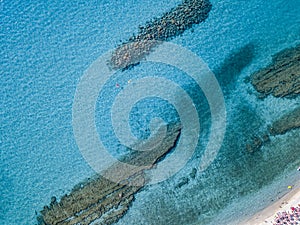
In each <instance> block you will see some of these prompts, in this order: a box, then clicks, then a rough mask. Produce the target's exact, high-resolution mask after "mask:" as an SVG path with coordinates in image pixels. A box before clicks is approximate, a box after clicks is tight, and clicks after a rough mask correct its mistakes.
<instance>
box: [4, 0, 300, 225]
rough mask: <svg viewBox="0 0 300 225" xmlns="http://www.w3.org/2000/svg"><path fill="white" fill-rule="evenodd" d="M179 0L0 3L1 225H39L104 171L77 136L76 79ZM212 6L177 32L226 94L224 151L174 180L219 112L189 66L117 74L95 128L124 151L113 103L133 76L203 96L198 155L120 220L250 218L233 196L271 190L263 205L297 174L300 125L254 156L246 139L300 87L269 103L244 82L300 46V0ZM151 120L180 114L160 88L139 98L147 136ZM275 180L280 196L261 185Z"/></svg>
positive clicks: (140, 133)
mask: <svg viewBox="0 0 300 225" xmlns="http://www.w3.org/2000/svg"><path fill="white" fill-rule="evenodd" d="M179 3H180V1H178V0H171V1H161V0H160V1H159V0H153V1H145V0H143V1H132V0H130V1H126V2H125V3H123V2H120V1H115V0H113V1H102V0H101V1H39V2H38V1H37V2H32V1H28V2H27V1H6V0H3V1H1V2H0V7H1V10H0V22H1V27H0V31H1V33H0V34H1V39H0V46H1V76H0V90H1V91H0V92H1V97H0V104H1V105H0V112H1V114H0V119H1V128H0V148H1V164H0V169H1V173H0V177H1V179H0V196H1V198H0V224H7V225H11V224H35V223H36V212H39V211H40V210H41V209H42V208H43V206H44V205H46V204H48V203H49V202H50V198H51V196H58V197H59V196H62V195H63V194H65V193H68V192H69V191H70V190H71V189H72V187H73V186H74V185H76V184H77V183H78V182H80V181H82V180H84V179H85V178H87V177H89V176H91V175H93V174H94V171H93V170H92V169H91V167H90V166H89V165H88V164H87V163H86V161H85V160H84V158H83V157H82V155H81V153H80V150H79V149H78V147H77V145H76V142H75V138H74V135H73V129H72V104H73V100H74V95H75V91H76V86H77V84H78V83H79V80H80V78H81V77H82V75H83V73H84V71H85V70H86V69H87V68H88V67H89V66H90V65H91V64H92V62H94V61H95V60H96V59H97V58H98V57H99V56H100V55H102V54H103V53H105V52H106V51H108V50H111V49H113V48H115V47H116V46H117V45H118V44H120V43H121V41H125V40H128V38H129V37H130V36H132V34H133V33H136V32H137V30H138V25H140V24H145V23H146V21H148V20H150V19H151V18H153V17H159V16H161V15H162V14H163V13H164V12H167V11H168V10H170V9H171V8H172V7H174V6H176V5H177V4H179ZM211 3H212V5H213V8H212V10H211V12H210V13H209V17H208V19H207V20H206V21H205V22H204V23H201V24H199V25H195V26H194V27H193V29H192V30H188V31H186V32H185V33H184V34H183V35H181V36H179V37H176V38H175V39H173V40H172V42H173V43H176V44H178V45H181V46H184V47H185V48H187V49H189V50H191V51H192V52H194V53H195V54H196V55H198V56H199V57H201V58H202V59H203V60H204V62H205V63H207V65H208V66H209V67H210V69H211V70H212V71H213V72H214V74H215V75H216V78H217V79H218V81H219V84H220V86H221V88H222V91H223V94H224V99H225V105H226V113H227V120H226V134H225V138H224V141H223V144H222V147H221V149H220V151H219V153H218V155H217V158H216V159H215V161H214V162H213V163H212V164H211V165H210V167H208V168H207V170H205V171H204V172H203V173H201V174H200V173H198V174H197V176H196V178H195V179H191V178H189V183H188V184H187V185H184V186H182V187H181V188H176V186H177V184H178V183H180V181H181V180H182V179H183V178H185V177H189V174H190V172H191V171H192V168H197V166H198V165H199V160H200V158H201V155H202V153H203V151H204V149H205V146H206V144H207V142H208V136H209V133H210V132H213V131H210V130H209V127H210V123H211V122H210V118H211V117H210V114H209V106H208V103H207V101H206V99H205V96H204V94H203V92H201V90H199V88H198V87H196V85H195V83H194V82H193V81H192V80H191V79H190V78H189V77H188V76H187V74H185V73H184V72H182V71H180V70H178V69H176V68H173V67H171V66H167V65H160V64H159V65H157V64H155V63H142V64H140V65H138V66H136V67H134V68H133V69H131V70H128V71H126V72H118V73H116V74H115V76H114V77H113V79H112V80H110V81H108V82H107V83H106V85H105V87H104V88H103V90H101V92H100V93H99V98H98V100H97V104H96V107H95V111H96V117H95V121H96V125H97V131H98V132H99V137H100V138H102V139H103V142H104V144H105V146H107V147H108V148H109V150H110V152H111V154H112V155H115V156H117V155H118V154H119V155H121V154H124V150H125V149H124V148H123V147H120V143H118V140H117V138H116V136H115V135H114V133H113V129H112V127H111V121H110V112H109V109H110V107H111V105H112V104H113V101H114V97H115V96H116V95H117V94H118V93H119V92H120V91H121V90H122V88H125V86H126V85H127V84H128V81H129V80H131V79H138V78H142V77H145V76H159V77H165V78H168V79H171V80H172V81H173V82H176V83H178V84H179V85H180V86H182V88H183V89H184V90H185V91H186V92H187V93H188V94H189V95H190V96H191V98H193V100H194V104H195V107H196V109H197V111H198V113H199V115H200V118H199V122H200V124H201V133H200V138H199V143H198V146H197V148H196V151H195V153H194V155H193V157H192V158H191V159H190V160H189V161H188V163H187V164H186V166H185V167H184V168H183V169H182V170H181V171H179V173H177V174H175V175H174V176H172V177H171V178H169V179H168V180H166V181H164V182H162V183H160V184H157V185H153V186H150V187H145V188H144V189H143V191H141V192H140V193H138V194H137V195H136V199H135V201H134V203H133V205H132V207H131V208H130V210H129V211H128V213H127V214H126V215H125V216H124V217H123V218H122V219H121V220H120V221H119V222H118V223H117V224H209V223H210V222H211V221H212V220H213V218H223V219H224V217H222V216H223V215H224V212H226V213H227V214H228V215H231V217H232V214H233V213H237V215H238V216H242V215H243V214H245V213H246V212H247V210H248V209H247V207H246V204H245V205H244V206H245V207H241V208H239V210H237V209H236V208H235V207H234V205H233V206H232V207H231V205H230V204H231V203H236V202H237V201H245V202H248V203H249V204H250V205H251V204H252V203H253V202H251V199H252V197H251V196H254V195H256V196H257V195H261V199H264V200H262V201H261V203H257V204H256V205H255V206H251V211H255V209H258V208H259V207H263V204H264V203H265V202H267V201H270V199H271V198H274V196H276V194H277V192H279V191H282V190H283V189H284V188H286V185H285V183H282V182H281V181H282V180H283V179H287V180H288V181H289V179H290V181H292V180H295V179H297V177H296V175H295V174H294V173H293V172H291V171H293V168H294V167H295V166H296V165H297V163H299V161H300V158H299V155H300V154H299V151H300V148H299V140H300V135H299V131H297V130H295V131H292V132H289V133H287V134H285V135H282V136H280V137H276V138H273V139H272V140H271V142H270V144H268V145H265V146H264V147H263V148H262V149H261V150H260V151H258V152H256V153H255V154H249V153H247V152H246V150H245V147H244V146H245V143H247V140H249V139H251V138H252V137H253V136H255V135H259V134H261V133H263V132H264V131H265V130H266V129H267V126H268V125H269V124H270V123H271V122H272V121H273V120H274V119H275V118H278V117H279V116H280V115H282V114H283V113H285V112H287V111H289V110H290V109H293V108H296V107H297V106H299V96H298V97H297V98H294V99H277V98H274V97H271V96H269V97H267V98H266V99H264V100H259V99H258V98H257V96H256V95H255V90H254V89H253V87H252V86H251V84H250V83H249V82H245V78H246V77H247V76H249V75H251V74H252V73H253V72H255V71H257V70H258V69H260V68H262V67H263V66H266V65H267V64H268V63H270V62H271V56H272V55H273V54H275V53H277V52H278V51H280V50H282V49H285V48H288V47H292V46H295V45H296V44H299V43H300V26H299V24H300V4H299V1H298V0H290V1H282V0H274V1H267V0H265V1H261V0H252V1H244V0H231V1H228V0H223V1H221V0H211ZM191 66H193V65H191ZM246 80H247V79H246ZM149 88H151V87H149ZM178 100H179V101H180V96H179V97H178ZM124 104H126V103H124ZM153 117H161V118H163V119H164V120H165V121H166V122H176V121H179V120H180V118H178V113H177V112H176V110H175V108H174V107H173V106H172V105H170V104H168V102H167V101H165V100H162V99H157V98H155V97H152V98H148V99H145V100H143V101H140V102H138V103H137V104H136V105H135V106H134V107H133V109H132V111H131V115H130V125H131V132H132V133H133V134H134V135H135V136H137V137H138V138H147V137H149V134H150V133H149V126H148V125H149V121H150V119H151V118H153ZM285 174H289V177H288V178H287V177H285ZM288 181H285V182H288ZM272 182H274V184H273V186H270V185H271V184H272ZM275 183H276V184H275ZM267 187H270V188H271V190H272V193H274V195H267V194H266V193H270V192H268V191H263V190H267ZM264 188H265V189H264ZM245 199H246V200H245ZM252 205H253V204H252ZM223 210H227V211H223ZM238 211H239V213H240V214H238ZM226 213H225V214H226ZM224 221H225V220H224ZM226 223H229V222H228V221H227V222H226Z"/></svg>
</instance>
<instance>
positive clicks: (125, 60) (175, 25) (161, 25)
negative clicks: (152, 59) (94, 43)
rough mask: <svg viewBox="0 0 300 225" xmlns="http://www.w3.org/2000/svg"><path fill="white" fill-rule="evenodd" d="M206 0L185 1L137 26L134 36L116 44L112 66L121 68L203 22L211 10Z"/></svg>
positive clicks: (134, 62) (136, 61)
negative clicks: (137, 29) (137, 30)
mask: <svg viewBox="0 0 300 225" xmlns="http://www.w3.org/2000/svg"><path fill="white" fill-rule="evenodd" d="M211 7H212V5H211V3H210V2H209V0H184V1H183V2H182V4H180V5H178V6H177V7H175V8H173V9H171V10H170V11H169V12H167V13H165V14H164V15H163V16H162V17H160V18H157V19H154V20H153V21H150V22H147V23H146V25H144V26H139V32H138V34H137V35H135V36H133V37H131V38H129V41H128V42H127V43H124V44H123V45H121V46H119V47H118V48H117V49H116V50H115V51H114V53H113V55H112V58H111V63H110V64H111V67H112V68H114V69H120V68H121V69H124V68H127V67H128V66H130V65H132V64H136V63H138V62H140V61H141V60H142V59H143V58H144V57H145V56H146V55H147V54H149V53H150V51H151V50H152V49H153V47H155V46H156V45H158V44H159V43H160V42H162V41H168V40H171V39H172V38H174V37H176V36H178V35H180V34H182V33H183V32H184V31H185V30H187V29H190V28H191V27H192V26H193V25H194V24H199V23H201V22H203V21H204V20H205V19H206V18H207V17H208V13H209V11H210V10H211Z"/></svg>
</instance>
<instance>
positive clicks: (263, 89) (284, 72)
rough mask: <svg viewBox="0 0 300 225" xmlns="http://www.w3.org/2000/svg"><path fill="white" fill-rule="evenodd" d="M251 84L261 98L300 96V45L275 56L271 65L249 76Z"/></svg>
mask: <svg viewBox="0 0 300 225" xmlns="http://www.w3.org/2000/svg"><path fill="white" fill-rule="evenodd" d="M251 83H252V85H253V86H254V87H255V89H256V90H257V91H258V92H260V93H262V94H263V97H265V96H266V95H269V94H272V95H273V96H275V97H294V96H296V95H298V94H300V45H298V46H296V47H295V48H290V49H286V50H283V51H282V52H280V53H278V54H276V55H275V56H274V57H273V62H272V64H271V65H269V66H267V67H266V68H264V69H262V70H260V71H258V72H257V73H255V74H253V75H252V76H251Z"/></svg>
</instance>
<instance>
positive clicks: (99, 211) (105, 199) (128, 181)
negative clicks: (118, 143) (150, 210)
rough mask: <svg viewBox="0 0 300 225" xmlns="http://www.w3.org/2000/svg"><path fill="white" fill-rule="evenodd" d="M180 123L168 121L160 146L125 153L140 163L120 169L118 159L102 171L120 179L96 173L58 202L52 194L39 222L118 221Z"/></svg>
mask: <svg viewBox="0 0 300 225" xmlns="http://www.w3.org/2000/svg"><path fill="white" fill-rule="evenodd" d="M180 130H181V128H180V125H178V124H173V125H169V126H168V129H167V134H166V137H165V138H164V139H163V141H162V143H161V144H160V145H159V146H156V147H154V149H152V150H151V151H142V152H136V153H134V154H132V155H131V156H130V157H127V159H126V162H128V163H129V162H130V163H131V164H133V165H137V164H139V165H140V166H138V167H137V168H135V169H132V170H129V171H126V172H124V171H120V169H121V168H123V167H122V165H121V163H120V162H119V161H118V162H117V163H115V164H113V165H112V166H111V167H110V168H108V169H107V170H106V171H104V172H103V174H105V175H106V176H105V177H109V176H110V175H111V174H115V175H116V174H117V176H118V175H120V177H121V178H120V182H115V181H111V180H109V179H107V178H105V177H104V176H96V177H94V178H92V179H89V180H88V181H86V182H83V183H81V184H78V185H77V186H76V187H75V188H74V189H73V190H72V191H71V193H70V194H68V195H65V196H63V197H62V198H61V200H60V201H59V202H57V200H56V198H55V197H52V199H51V203H50V205H49V206H45V207H44V209H43V210H42V211H41V215H40V216H39V217H38V221H39V224H41V225H48V224H49V225H50V224H51V225H73V224H80V225H87V224H105V225H108V224H112V223H114V222H116V221H118V219H119V218H121V217H122V216H123V215H124V214H125V213H126V211H127V210H128V208H129V206H130V204H131V202H132V201H133V200H134V194H135V193H136V192H138V191H139V190H140V189H141V188H142V187H143V186H144V185H145V184H146V182H147V180H146V176H145V171H146V170H147V169H151V168H152V167H153V166H155V164H156V163H157V162H158V161H159V160H160V159H161V158H162V157H164V156H165V155H166V154H167V153H168V152H169V150H170V149H171V148H172V147H174V145H175V144H176V141H177V139H178V138H179V134H180ZM129 158H130V160H129Z"/></svg>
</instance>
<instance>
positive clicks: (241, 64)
mask: <svg viewBox="0 0 300 225" xmlns="http://www.w3.org/2000/svg"><path fill="white" fill-rule="evenodd" d="M254 57H255V46H254V44H253V43H248V44H246V45H244V46H243V47H241V48H240V49H238V50H237V51H234V52H232V53H230V54H229V55H228V56H227V57H226V59H225V60H224V62H223V63H222V64H221V65H219V66H218V67H217V68H216V69H215V70H214V71H213V72H214V74H215V76H216V77H217V79H218V81H219V84H220V85H221V87H222V88H225V90H226V89H228V86H229V85H230V84H232V83H233V82H234V81H235V80H236V78H237V77H238V76H239V75H240V73H241V72H242V70H243V69H244V68H245V67H247V66H248V65H250V63H251V62H252V61H253V59H254Z"/></svg>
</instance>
